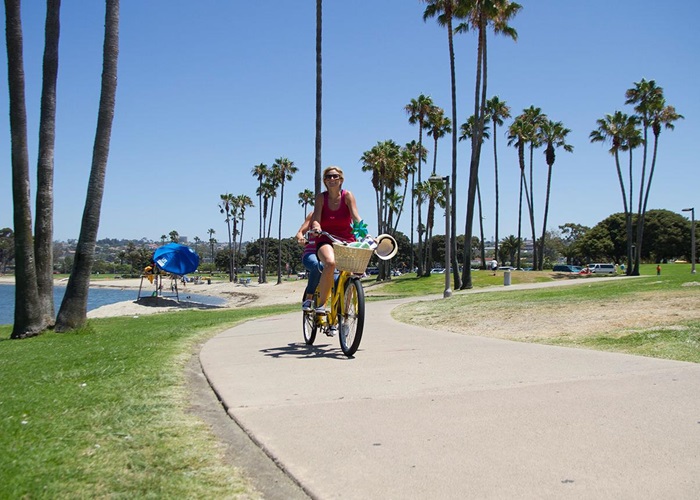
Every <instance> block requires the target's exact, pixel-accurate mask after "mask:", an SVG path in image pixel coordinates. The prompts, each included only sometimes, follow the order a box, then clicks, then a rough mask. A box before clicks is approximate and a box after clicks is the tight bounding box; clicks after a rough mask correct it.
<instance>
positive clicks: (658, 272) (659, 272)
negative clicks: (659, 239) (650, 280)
mask: <svg viewBox="0 0 700 500" xmlns="http://www.w3.org/2000/svg"><path fill="white" fill-rule="evenodd" d="M656 275H657V276H661V264H657V265H656Z"/></svg>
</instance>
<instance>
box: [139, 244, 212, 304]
mask: <svg viewBox="0 0 700 500" xmlns="http://www.w3.org/2000/svg"><path fill="white" fill-rule="evenodd" d="M153 262H154V263H155V266H156V268H157V269H162V270H163V271H165V272H166V273H170V274H172V275H175V276H184V275H185V274H188V273H191V272H194V271H196V270H197V267H199V255H197V252H195V251H194V250H193V249H191V248H190V247H188V246H186V245H180V244H178V243H168V244H167V245H163V246H162V247H160V248H157V249H156V251H155V252H154V253H153ZM141 283H143V277H142V278H141ZM159 289H162V284H161V285H160V286H158V281H156V292H155V293H154V294H155V295H156V296H157V295H158V293H157V292H158V290H159ZM173 289H174V291H175V296H176V298H177V300H178V301H179V300H180V296H179V293H178V290H177V278H176V279H175V280H174V287H173ZM139 298H141V287H139Z"/></svg>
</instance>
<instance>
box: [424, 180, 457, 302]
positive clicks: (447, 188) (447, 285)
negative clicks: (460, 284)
mask: <svg viewBox="0 0 700 500" xmlns="http://www.w3.org/2000/svg"><path fill="white" fill-rule="evenodd" d="M428 181H430V182H431V183H443V182H444V183H445V291H444V292H443V293H442V296H443V298H448V297H451V296H452V289H451V288H450V260H451V255H450V252H451V248H452V245H450V176H449V175H446V176H444V177H441V176H439V175H437V174H433V175H431V176H430V177H429V178H428Z"/></svg>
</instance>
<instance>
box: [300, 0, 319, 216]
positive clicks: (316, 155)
mask: <svg viewBox="0 0 700 500" xmlns="http://www.w3.org/2000/svg"><path fill="white" fill-rule="evenodd" d="M322 42H323V0H316V139H315V149H314V159H315V162H314V165H315V175H314V194H315V195H316V194H318V193H320V192H321V182H322V181H321V170H322V163H321V117H322V114H321V109H322V99H321V97H322V95H323V73H322V69H323V64H322V54H323V51H322V48H323V44H322ZM304 216H306V212H304Z"/></svg>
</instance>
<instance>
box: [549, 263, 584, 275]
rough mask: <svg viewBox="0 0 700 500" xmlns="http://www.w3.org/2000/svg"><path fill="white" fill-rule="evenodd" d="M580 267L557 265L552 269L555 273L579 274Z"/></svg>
mask: <svg viewBox="0 0 700 500" xmlns="http://www.w3.org/2000/svg"><path fill="white" fill-rule="evenodd" d="M581 269H582V268H581V267H580V266H570V265H568V264H557V265H555V266H554V267H553V268H552V271H554V272H555V273H580V272H581Z"/></svg>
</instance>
